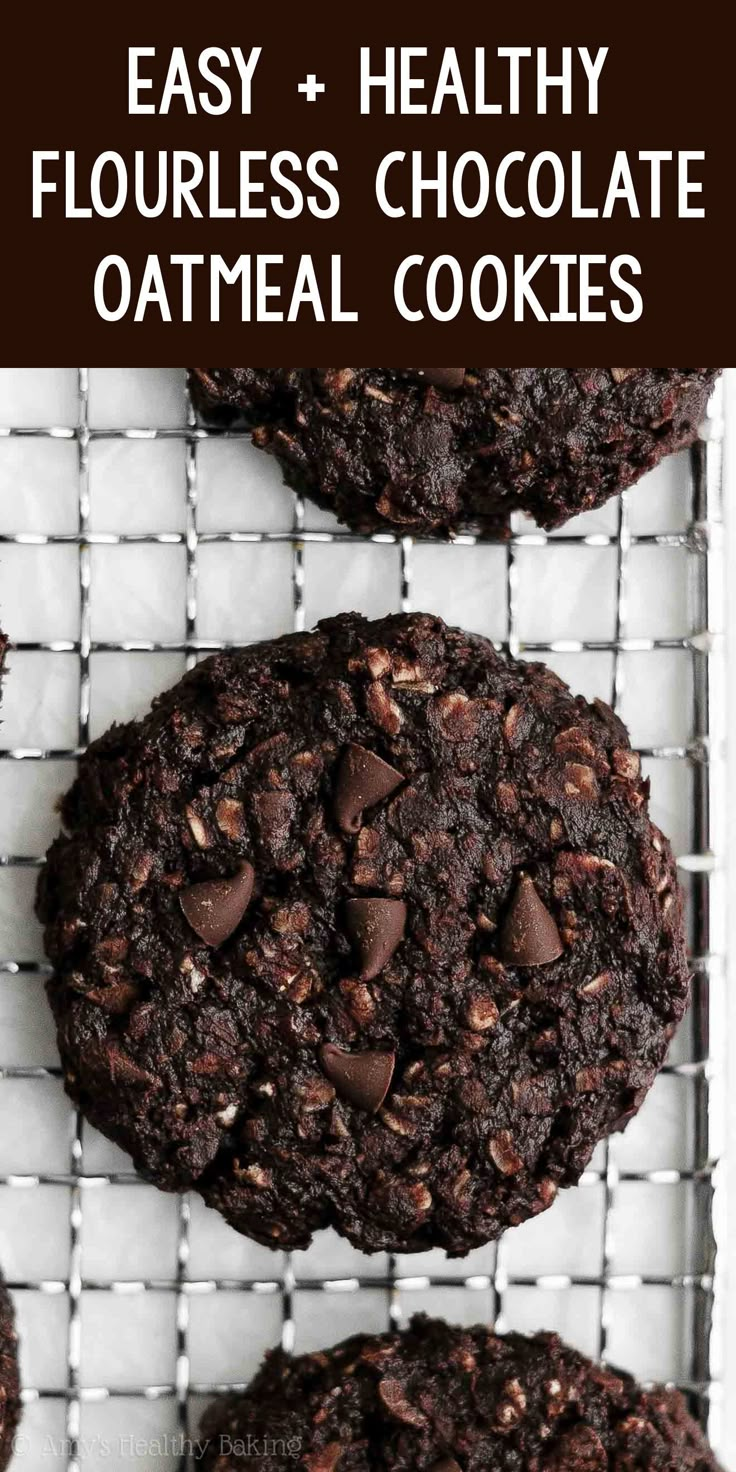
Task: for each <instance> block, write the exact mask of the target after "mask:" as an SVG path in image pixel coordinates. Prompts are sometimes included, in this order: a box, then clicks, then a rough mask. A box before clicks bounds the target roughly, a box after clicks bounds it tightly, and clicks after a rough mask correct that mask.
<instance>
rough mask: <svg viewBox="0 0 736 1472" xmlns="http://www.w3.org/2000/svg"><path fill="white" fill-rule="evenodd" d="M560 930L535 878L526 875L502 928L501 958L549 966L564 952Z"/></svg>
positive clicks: (521, 963) (517, 889)
mask: <svg viewBox="0 0 736 1472" xmlns="http://www.w3.org/2000/svg"><path fill="white" fill-rule="evenodd" d="M562 951H563V945H562V941H561V940H560V932H559V930H558V929H557V926H556V924H555V921H554V918H553V916H552V915H550V912H549V910H548V909H547V907H546V905H545V904H543V902H542V900H541V899H540V898H539V895H538V894H537V891H536V889H535V887H534V881H533V880H532V879H530V878H529V875H528V874H523V875H522V876H521V879H520V880H519V883H518V884H517V886H516V890H515V892H514V897H513V899H512V901H511V904H510V906H509V910H508V913H507V915H506V919H505V920H504V923H503V928H502V930H501V960H502V961H507V962H508V963H509V965H511V966H546V965H547V964H548V962H550V961H556V960H557V957H558V956H561V955H562Z"/></svg>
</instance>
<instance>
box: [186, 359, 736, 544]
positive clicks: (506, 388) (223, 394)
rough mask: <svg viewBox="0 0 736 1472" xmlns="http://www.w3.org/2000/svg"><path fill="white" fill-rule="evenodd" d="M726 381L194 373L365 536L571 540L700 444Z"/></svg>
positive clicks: (701, 372)
mask: <svg viewBox="0 0 736 1472" xmlns="http://www.w3.org/2000/svg"><path fill="white" fill-rule="evenodd" d="M719 371H720V370H719V369H717V368H194V369H192V370H191V375H192V379H191V381H192V385H193V390H194V395H195V398H196V400H197V402H198V403H199V405H200V407H201V408H202V409H203V410H204V412H205V413H207V412H210V411H211V407H212V405H217V406H225V407H226V408H228V407H229V408H230V409H231V410H236V411H238V412H241V413H243V414H244V415H245V417H246V420H247V422H248V423H249V424H250V425H251V427H252V428H253V439H254V441H255V443H256V444H257V445H260V446H261V447H262V448H264V449H268V450H271V451H272V452H273V453H274V454H275V455H276V457H277V459H278V460H279V463H280V465H281V467H282V470H283V473H284V478H285V479H286V481H287V483H288V484H289V485H290V486H293V487H294V489H295V490H298V491H302V492H304V493H305V494H306V495H308V496H311V497H312V498H313V499H314V500H315V501H318V502H319V503H320V504H321V505H323V506H327V507H328V508H329V509H330V510H332V511H334V512H335V514H336V516H338V517H339V519H340V520H341V521H344V522H346V523H347V525H348V526H351V527H354V528H356V529H357V530H358V531H374V530H377V529H378V530H381V529H383V530H386V529H387V528H389V529H390V528H395V529H397V530H398V531H401V532H452V531H454V530H456V529H458V528H462V527H471V528H474V529H476V530H478V531H480V532H481V533H483V534H486V535H494V534H498V533H499V532H500V531H502V530H503V528H504V526H505V525H506V523H507V521H508V516H509V513H510V512H512V511H518V510H522V511H527V512H529V513H530V514H531V515H533V516H534V517H536V519H537V521H538V522H539V523H540V525H542V526H544V527H555V526H560V525H561V523H562V522H564V521H567V519H568V518H569V517H571V516H574V515H575V514H576V513H577V512H579V511H589V510H590V509H591V508H592V507H594V506H599V505H601V503H602V502H604V501H606V500H608V498H609V496H613V495H614V494H615V493H616V492H617V491H620V490H623V489H624V488H625V487H626V486H629V485H631V484H632V482H634V481H636V480H638V479H639V477H640V476H641V475H643V474H644V472H645V471H646V470H651V469H652V467H653V466H655V465H657V464H658V463H659V461H660V460H661V459H662V458H663V457H664V456H665V455H669V454H671V453H672V452H673V451H674V450H680V449H682V448H683V446H685V445H689V444H691V443H692V441H693V440H694V439H695V436H696V434H697V429H698V424H699V423H700V421H701V420H702V419H703V416H704V414H705V409H706V404H707V400H708V395H709V393H710V390H711V388H712V386H713V382H714V380H715V378H716V375H717V374H718V372H719Z"/></svg>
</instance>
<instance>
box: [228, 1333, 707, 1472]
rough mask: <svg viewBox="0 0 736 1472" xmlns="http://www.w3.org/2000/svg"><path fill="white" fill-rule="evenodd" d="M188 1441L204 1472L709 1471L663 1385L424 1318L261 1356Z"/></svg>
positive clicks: (553, 1339)
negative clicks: (197, 1443)
mask: <svg viewBox="0 0 736 1472" xmlns="http://www.w3.org/2000/svg"><path fill="white" fill-rule="evenodd" d="M249 1437H250V1442H249V1440H248V1438H249ZM200 1440H201V1441H203V1442H205V1443H207V1449H206V1451H205V1453H204V1457H203V1459H202V1466H203V1467H204V1468H205V1469H206V1472H228V1469H230V1468H235V1467H246V1466H248V1467H251V1466H252V1465H253V1459H254V1457H257V1458H258V1466H259V1467H260V1468H262V1469H263V1472H285V1469H286V1468H287V1467H294V1466H298V1467H300V1468H304V1469H305V1472H376V1469H379V1468H385V1469H387V1472H388V1469H395V1472H609V1469H610V1472H614V1469H616V1472H639V1469H641V1472H644V1469H646V1472H710V1469H713V1472H717V1463H716V1461H715V1458H714V1457H713V1454H712V1452H711V1451H710V1450H709V1448H708V1445H707V1442H706V1440H705V1437H704V1435H703V1433H702V1431H701V1430H700V1428H699V1427H698V1426H697V1425H696V1424H695V1422H694V1421H693V1420H692V1419H691V1417H690V1416H689V1415H688V1413H687V1410H686V1407H685V1402H684V1400H683V1399H682V1396H680V1395H679V1394H678V1393H677V1391H674V1390H664V1389H655V1390H650V1391H646V1390H642V1389H641V1388H640V1387H639V1386H638V1385H637V1384H636V1381H635V1380H633V1379H632V1378H631V1376H630V1375H626V1374H624V1373H623V1372H622V1371H619V1370H614V1369H611V1368H610V1367H609V1366H605V1367H603V1366H600V1365H594V1364H592V1363H591V1361H590V1360H587V1359H585V1358H584V1357H583V1355H581V1354H578V1353H577V1351H576V1350H573V1349H568V1347H567V1346H566V1345H564V1344H563V1343H562V1342H561V1341H560V1340H559V1339H558V1338H557V1336H556V1335H555V1334H537V1335H535V1336H534V1338H529V1339H527V1338H525V1337H524V1336H523V1335H521V1334H509V1335H507V1336H505V1337H504V1338H499V1337H497V1336H496V1335H495V1334H493V1333H492V1331H491V1330H490V1329H487V1328H484V1327H481V1326H480V1325H479V1326H478V1327H477V1328H474V1329H460V1328H453V1327H451V1326H450V1325H448V1324H445V1323H443V1322H442V1321H441V1320H440V1319H428V1318H425V1317H424V1315H417V1316H416V1317H415V1318H413V1319H412V1321H411V1323H410V1325H409V1327H408V1329H407V1330H406V1331H405V1332H404V1333H401V1334H397V1333H392V1334H383V1335H380V1336H379V1335H375V1336H372V1335H356V1336H355V1337H354V1338H352V1339H347V1340H346V1341H345V1342H344V1344H338V1345H336V1346H335V1347H333V1348H332V1349H326V1350H323V1351H322V1352H321V1353H315V1354H308V1355H302V1356H301V1357H300V1358H298V1359H293V1360H290V1359H288V1358H287V1357H286V1356H285V1355H283V1354H282V1353H281V1351H277V1352H276V1353H274V1354H271V1355H269V1356H268V1358H267V1359H266V1362H265V1364H264V1365H263V1366H262V1368H261V1370H260V1371H259V1373H258V1375H257V1376H256V1378H255V1380H254V1381H253V1383H252V1384H251V1385H250V1387H249V1388H248V1390H247V1391H246V1392H245V1394H244V1395H243V1394H241V1395H239V1396H238V1395H232V1396H228V1397H227V1398H226V1399H223V1400H221V1401H219V1402H218V1401H216V1402H215V1403H214V1404H213V1405H212V1406H210V1408H209V1410H208V1411H207V1412H206V1413H205V1417H204V1421H203V1424H202V1428H201V1432H200ZM256 1444H257V1450H254V1446H255V1445H256Z"/></svg>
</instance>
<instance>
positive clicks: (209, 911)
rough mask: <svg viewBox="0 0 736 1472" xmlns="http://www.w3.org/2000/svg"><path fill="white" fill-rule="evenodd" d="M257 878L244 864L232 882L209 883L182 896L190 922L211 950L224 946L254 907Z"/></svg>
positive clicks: (197, 885)
mask: <svg viewBox="0 0 736 1472" xmlns="http://www.w3.org/2000/svg"><path fill="white" fill-rule="evenodd" d="M254 878H255V874H254V871H253V867H252V865H251V864H243V865H242V867H241V868H240V870H239V871H238V873H237V874H233V876H232V879H205V880H203V882H202V883H201V884H192V885H190V887H189V889H185V890H183V891H182V893H181V894H180V896H179V903H180V905H181V907H182V910H183V911H184V914H185V916H186V919H187V920H188V921H189V924H190V925H191V927H192V930H194V931H196V933H197V935H198V936H199V937H200V939H201V940H203V941H204V942H205V944H206V945H208V946H221V945H222V943H223V941H226V940H227V938H228V936H230V935H232V933H233V931H234V930H236V929H237V927H238V925H239V924H240V922H241V920H242V918H243V916H244V914H245V912H246V910H247V908H248V905H249V903H250V897H251V895H252V893H253V880H254Z"/></svg>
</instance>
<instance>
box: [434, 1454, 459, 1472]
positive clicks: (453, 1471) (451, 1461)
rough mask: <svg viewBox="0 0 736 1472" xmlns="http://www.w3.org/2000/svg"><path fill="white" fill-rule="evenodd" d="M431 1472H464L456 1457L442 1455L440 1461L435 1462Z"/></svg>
mask: <svg viewBox="0 0 736 1472" xmlns="http://www.w3.org/2000/svg"><path fill="white" fill-rule="evenodd" d="M429 1472H462V1467H461V1466H460V1463H459V1462H456V1461H455V1458H454V1457H440V1459H439V1461H438V1462H433V1463H432V1466H431V1467H430V1469H429Z"/></svg>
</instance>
